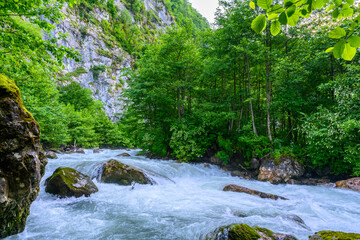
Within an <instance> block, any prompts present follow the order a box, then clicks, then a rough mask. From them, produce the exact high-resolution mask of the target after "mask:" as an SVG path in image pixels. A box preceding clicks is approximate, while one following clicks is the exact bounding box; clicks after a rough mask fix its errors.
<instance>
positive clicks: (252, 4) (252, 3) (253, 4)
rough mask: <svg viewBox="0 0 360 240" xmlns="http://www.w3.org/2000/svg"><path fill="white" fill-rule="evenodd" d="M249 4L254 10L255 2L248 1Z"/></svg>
mask: <svg viewBox="0 0 360 240" xmlns="http://www.w3.org/2000/svg"><path fill="white" fill-rule="evenodd" d="M249 6H250V7H251V8H252V9H254V10H255V7H256V6H255V3H254V2H253V1H250V3H249Z"/></svg>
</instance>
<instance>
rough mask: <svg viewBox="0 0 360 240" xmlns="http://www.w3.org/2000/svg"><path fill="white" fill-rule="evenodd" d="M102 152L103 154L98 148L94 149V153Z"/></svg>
mask: <svg viewBox="0 0 360 240" xmlns="http://www.w3.org/2000/svg"><path fill="white" fill-rule="evenodd" d="M100 152H102V150H101V149H100V148H98V147H96V148H94V149H93V153H100Z"/></svg>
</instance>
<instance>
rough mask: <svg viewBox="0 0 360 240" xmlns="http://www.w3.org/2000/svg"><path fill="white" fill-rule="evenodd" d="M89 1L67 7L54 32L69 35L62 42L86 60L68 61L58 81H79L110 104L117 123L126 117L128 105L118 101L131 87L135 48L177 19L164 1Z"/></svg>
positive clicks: (97, 97)
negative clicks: (129, 78) (124, 108)
mask: <svg viewBox="0 0 360 240" xmlns="http://www.w3.org/2000/svg"><path fill="white" fill-rule="evenodd" d="M89 2H90V1H89ZM89 2H86V1H80V4H79V5H77V6H75V7H72V8H70V7H69V6H68V5H65V6H64V8H63V10H62V11H63V12H64V13H65V19H64V20H63V21H62V22H61V23H59V24H57V25H56V28H55V29H54V31H53V32H52V35H59V33H66V34H68V37H67V39H66V40H63V41H61V42H59V43H58V44H59V45H64V46H66V47H70V48H74V49H75V50H77V51H79V53H80V54H81V56H82V61H81V62H75V61H73V60H69V59H67V60H66V61H65V63H64V64H65V69H64V71H63V74H64V75H63V76H62V77H60V82H59V83H60V84H62V85H67V84H69V83H70V82H71V81H76V82H79V83H80V84H81V86H82V87H86V88H89V89H91V90H92V92H93V96H94V98H95V99H98V100H100V101H102V102H103V103H104V104H105V112H106V113H107V115H108V116H109V117H110V118H111V120H113V121H116V120H117V119H119V115H118V114H121V113H122V106H123V102H122V101H121V100H119V99H118V98H119V96H120V93H121V91H122V89H123V88H126V87H127V83H126V80H127V77H126V69H127V68H130V67H131V65H132V62H133V57H132V56H133V55H134V54H135V52H136V49H135V50H134V49H132V44H138V43H139V42H142V41H144V42H145V41H151V39H154V38H155V37H156V35H157V34H158V32H159V31H161V29H164V28H165V27H167V26H170V25H172V24H173V19H172V17H171V15H170V14H169V13H168V12H167V10H166V6H165V4H164V2H163V1H159V0H144V1H139V2H138V4H139V5H137V6H134V5H131V4H130V3H128V2H130V1H125V0H115V1H110V0H109V1H103V2H97V1H91V2H94V3H89ZM134 2H137V1H134ZM132 4H133V3H132ZM135 7H136V8H135ZM112 9H113V10H112ZM119 26H120V27H119ZM129 52H132V53H131V54H129Z"/></svg>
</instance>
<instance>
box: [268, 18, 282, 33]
mask: <svg viewBox="0 0 360 240" xmlns="http://www.w3.org/2000/svg"><path fill="white" fill-rule="evenodd" d="M280 31H281V24H280V22H279V21H274V22H272V23H271V27H270V32H271V34H272V35H273V36H276V35H278V34H279V32H280Z"/></svg>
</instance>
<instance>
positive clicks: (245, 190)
mask: <svg viewBox="0 0 360 240" xmlns="http://www.w3.org/2000/svg"><path fill="white" fill-rule="evenodd" d="M223 191H225V192H229V191H230V192H239V193H246V194H250V195H253V196H258V197H261V198H270V199H273V200H278V199H281V200H289V199H287V198H284V197H281V196H278V195H274V194H271V193H264V192H260V191H257V190H253V189H250V188H246V187H241V186H238V185H235V184H230V185H227V186H225V187H224V189H223Z"/></svg>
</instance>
